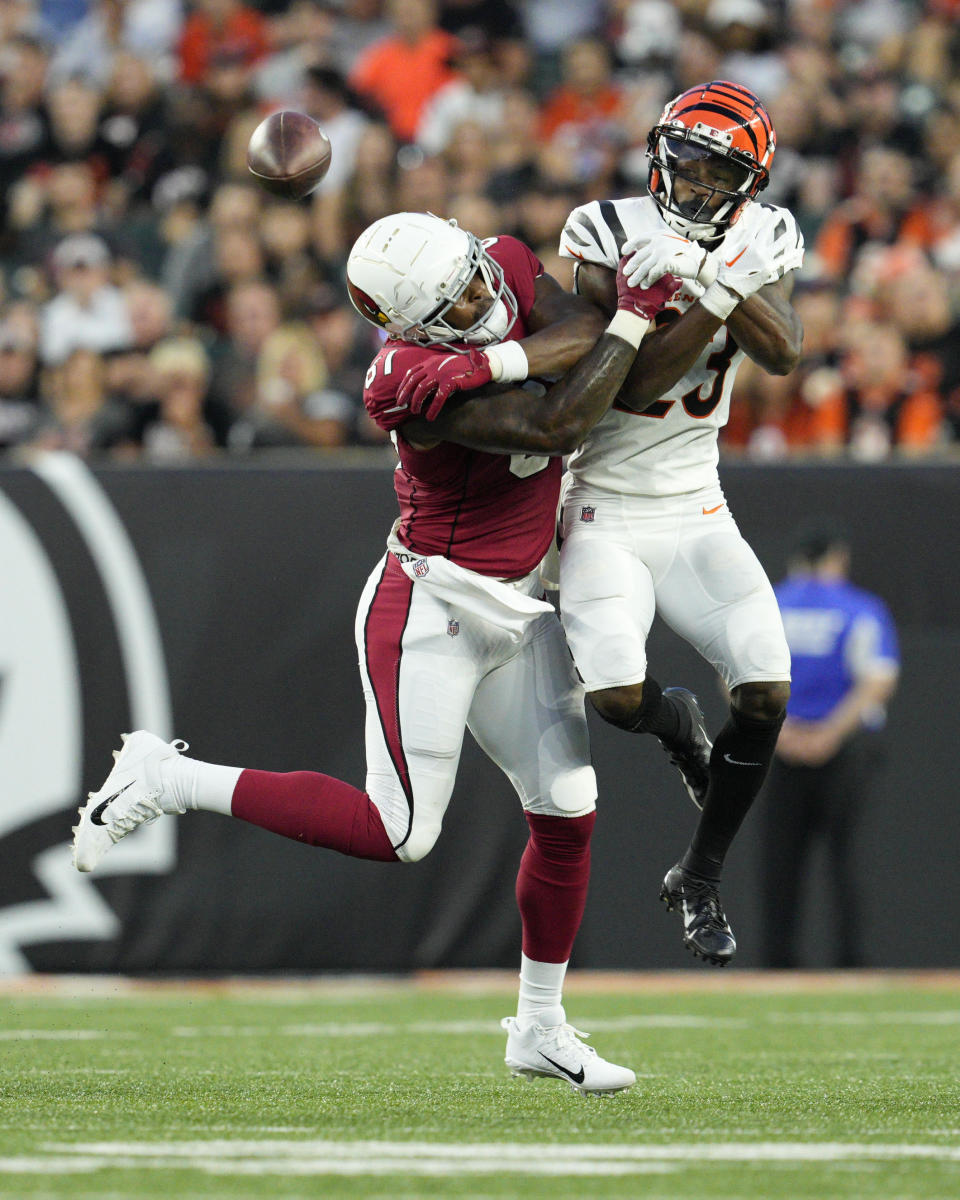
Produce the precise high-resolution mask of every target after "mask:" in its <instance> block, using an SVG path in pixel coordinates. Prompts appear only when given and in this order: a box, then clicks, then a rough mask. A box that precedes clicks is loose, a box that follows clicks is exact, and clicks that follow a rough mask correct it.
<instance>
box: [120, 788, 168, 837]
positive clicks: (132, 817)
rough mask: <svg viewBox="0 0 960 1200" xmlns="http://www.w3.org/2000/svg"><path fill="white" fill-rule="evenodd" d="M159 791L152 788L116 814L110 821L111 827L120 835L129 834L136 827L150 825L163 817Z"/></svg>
mask: <svg viewBox="0 0 960 1200" xmlns="http://www.w3.org/2000/svg"><path fill="white" fill-rule="evenodd" d="M160 790H161V789H160V788H154V789H153V790H152V791H149V792H147V793H146V794H145V795H143V796H141V797H140V798H139V799H138V800H136V801H134V803H133V804H131V805H130V806H129V808H127V809H126V810H125V811H124V812H122V813H118V814H117V816H115V817H113V818H112V819H111V821H110V825H111V827H112V828H113V829H115V830H117V831H118V832H120V833H130V832H131V831H132V830H134V829H136V828H137V826H138V825H152V824H153V822H154V821H156V820H157V818H158V817H162V816H163V809H162V808H161V807H160Z"/></svg>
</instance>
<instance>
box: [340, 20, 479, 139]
mask: <svg viewBox="0 0 960 1200" xmlns="http://www.w3.org/2000/svg"><path fill="white" fill-rule="evenodd" d="M386 12H387V15H388V16H389V18H390V21H391V25H392V32H391V33H390V34H389V35H388V36H387V37H385V38H384V39H383V40H382V41H379V42H377V43H375V44H374V45H373V46H371V47H370V48H369V49H368V50H366V51H364V53H363V54H362V55H361V56H360V58H359V59H358V61H357V62H356V64H355V66H354V68H353V70H352V71H351V72H350V76H349V80H350V85H351V87H353V88H354V89H355V90H356V91H357V92H359V93H360V95H361V96H365V97H366V98H367V99H368V100H370V101H371V102H372V103H373V104H374V105H376V106H377V108H378V109H379V110H380V111H381V112H382V113H383V115H384V116H385V117H386V119H387V121H388V122H389V124H390V127H391V129H392V130H393V132H394V134H396V136H397V137H398V138H399V139H400V140H401V141H404V142H412V141H413V140H414V139H415V138H416V136H417V127H418V125H419V123H420V120H421V117H422V115H423V110H424V108H425V106H426V104H427V102H428V101H429V100H430V98H431V97H432V96H433V95H435V94H436V92H438V91H439V90H440V88H442V87H443V86H444V84H446V83H449V82H450V80H451V79H452V78H453V71H452V70H451V68H450V58H451V56H452V55H453V53H454V51H455V49H456V44H457V43H456V38H454V37H453V36H452V34H449V33H447V32H445V31H444V30H442V29H441V28H440V27H439V26H438V25H437V23H436V18H437V6H436V4H435V3H433V0H387V4H386Z"/></svg>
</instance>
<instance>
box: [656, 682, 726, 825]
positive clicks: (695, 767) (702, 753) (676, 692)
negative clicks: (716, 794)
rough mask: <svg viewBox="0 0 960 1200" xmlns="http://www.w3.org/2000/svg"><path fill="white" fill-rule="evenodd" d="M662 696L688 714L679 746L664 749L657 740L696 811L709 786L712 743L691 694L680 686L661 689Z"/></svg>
mask: <svg viewBox="0 0 960 1200" xmlns="http://www.w3.org/2000/svg"><path fill="white" fill-rule="evenodd" d="M663 694H664V696H672V697H673V699H674V700H676V701H678V703H679V704H680V705H681V706H682V707H683V708H685V709H686V710H687V712H688V713H689V714H690V723H689V726H688V729H687V732H686V734H685V735H684V736H683V738H682V740H681V742H680V743H679V744H676V743H674V744H673V745H672V746H668V745H667V744H666V742H664V741H663V740H662V739H658V741H659V742H660V745H661V746H663V748H664V750H666V752H667V754H669V755H670V761H671V762H672V763H673V765H674V766H675V767H676V768H677V770H678V771H679V772H680V775H681V778H682V779H683V786H684V787H685V788H686V789H687V794H688V795H689V797H690V799H691V800H692V801H693V802H694V804H695V805H696V806H697V808H703V802H704V800H705V799H706V796H707V787H708V786H709V784H710V751H711V750H712V749H713V742H711V741H710V739H709V737H707V729H706V726H705V725H704V723H703V712H702V711H701V709H700V705H699V703H698V701H697V698H696V696H695V695H694V694H693V692H690V691H688V690H687V689H686V688H682V687H670V688H664V689H663Z"/></svg>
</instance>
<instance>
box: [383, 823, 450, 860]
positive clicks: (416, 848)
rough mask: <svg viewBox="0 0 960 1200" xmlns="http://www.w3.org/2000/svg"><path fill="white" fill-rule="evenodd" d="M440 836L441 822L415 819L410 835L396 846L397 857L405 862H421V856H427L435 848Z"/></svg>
mask: <svg viewBox="0 0 960 1200" xmlns="http://www.w3.org/2000/svg"><path fill="white" fill-rule="evenodd" d="M439 836H440V826H439V824H436V825H434V824H432V823H428V822H426V821H414V823H413V828H412V829H411V830H410V836H409V837H408V838H407V839H406V841H405V842H404V843H403V844H402V845H401V846H395V847H394V849H395V851H396V855H397V858H399V859H400V861H401V862H405V863H413V862H419V861H420V860H421V858H426V857H427V855H428V854H429V853H430V851H431V850H432V849H433V848H434V846H435V845H436V844H437V838H438V837H439Z"/></svg>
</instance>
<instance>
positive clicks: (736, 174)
mask: <svg viewBox="0 0 960 1200" xmlns="http://www.w3.org/2000/svg"><path fill="white" fill-rule="evenodd" d="M776 146H777V138H776V134H775V133H774V131H773V125H772V123H771V121H770V117H769V115H768V113H767V110H766V109H765V108H764V107H763V105H762V104H761V103H760V101H759V99H758V98H757V97H756V96H755V95H754V94H753V92H751V91H750V89H749V88H745V87H743V86H742V85H741V84H739V83H729V82H727V81H726V80H723V79H715V80H713V81H712V82H711V83H701V84H698V85H697V86H696V87H692V88H688V90H687V91H685V92H682V93H681V94H680V95H679V96H676V97H675V98H674V99H673V100H671V101H670V103H669V104H668V105H667V106H666V108H665V109H664V110H663V112H662V113H661V114H660V120H659V121H658V122H657V124H656V125H655V126H654V127H653V129H651V130H650V134H649V136H648V138H647V157H648V158H649V159H650V177H649V187H650V194H651V195H652V196H653V198H654V200H656V202H657V204H658V205H659V207H660V211H661V213H662V214H663V217H664V220H665V221H666V222H667V224H668V225H670V226H671V228H673V229H674V230H675V231H676V232H677V233H681V234H683V236H684V237H688V238H692V239H694V240H696V239H701V240H710V239H711V238H717V237H721V236H722V235H723V233H724V232H725V230H726V228H727V226H728V225H729V224H730V222H731V221H732V220H733V219H734V217H735V216H736V214H737V213H738V212H739V211H740V209H741V208H742V207H743V205H744V204H745V203H746V202H747V201H748V200H750V199H752V198H753V197H755V196H756V195H757V194H758V193H759V192H761V191H762V190H763V189H764V188H765V187H766V186H767V182H768V180H769V178H770V164H771V162H772V161H773V154H774V151H775V150H776ZM678 178H680V179H684V180H688V181H689V182H691V183H693V184H696V185H697V189H696V193H695V194H694V195H692V196H690V195H687V194H685V195H684V196H683V198H682V199H681V197H679V196H677V195H676V193H675V182H676V180H677V179H678ZM682 190H683V191H684V193H686V192H687V189H682Z"/></svg>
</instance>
